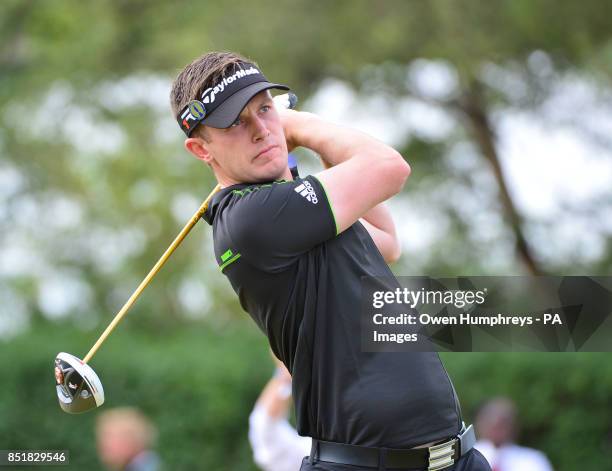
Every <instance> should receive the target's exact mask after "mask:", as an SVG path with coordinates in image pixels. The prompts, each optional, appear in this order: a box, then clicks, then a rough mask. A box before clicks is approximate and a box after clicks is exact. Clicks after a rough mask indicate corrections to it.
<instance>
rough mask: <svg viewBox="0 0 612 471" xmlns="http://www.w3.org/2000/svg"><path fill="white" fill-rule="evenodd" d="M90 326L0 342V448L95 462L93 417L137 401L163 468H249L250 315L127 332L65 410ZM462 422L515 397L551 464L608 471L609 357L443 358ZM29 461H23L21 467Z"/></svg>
mask: <svg viewBox="0 0 612 471" xmlns="http://www.w3.org/2000/svg"><path fill="white" fill-rule="evenodd" d="M91 334H92V333H91V332H83V331H81V330H78V329H75V328H74V327H72V326H70V325H57V324H43V325H39V326H37V327H36V328H35V329H33V330H32V331H31V332H29V333H28V334H27V335H22V336H19V337H17V338H15V339H14V340H13V341H12V342H11V343H9V344H0V371H2V372H3V375H4V381H3V387H2V388H1V389H0V417H2V420H1V421H0V442H1V443H2V447H3V448H4V449H12V448H16V449H23V448H26V447H27V448H29V449H34V448H45V449H67V450H69V451H70V456H71V458H70V459H71V465H70V467H69V468H68V469H79V470H81V469H90V470H94V469H101V467H100V464H99V462H98V458H97V455H96V446H95V431H94V427H95V419H96V415H97V414H99V413H100V412H102V411H104V410H106V409H109V408H111V407H118V406H125V405H131V406H135V407H138V408H139V409H141V410H142V411H143V412H144V413H145V414H147V416H149V417H150V418H151V419H152V420H153V421H154V422H155V424H156V425H157V427H158V429H159V440H158V447H157V449H158V451H159V453H160V455H161V457H162V458H163V461H164V462H165V463H166V466H167V468H166V469H172V470H188V469H198V470H199V469H202V470H204V469H206V470H208V469H214V470H218V471H243V470H244V471H246V470H255V469H256V468H255V467H254V465H253V464H252V459H251V450H250V447H249V444H248V441H247V430H248V414H249V413H250V411H251V408H252V406H253V404H254V403H255V400H256V398H257V396H258V395H259V393H260V391H261V389H262V388H263V385H264V384H265V382H266V381H267V380H268V378H269V377H270V376H271V373H272V371H273V365H272V362H271V359H270V357H269V353H268V349H267V346H266V343H265V340H264V338H263V336H262V335H261V333H260V332H258V331H256V330H255V328H254V327H253V326H252V323H250V322H248V321H247V320H246V319H243V320H242V321H236V322H235V323H234V324H233V325H232V326H231V327H229V328H224V329H214V328H210V327H207V326H204V325H192V326H190V327H186V328H185V327H184V328H180V329H175V330H173V331H170V332H166V333H165V334H160V333H158V334H155V335H152V334H147V333H143V332H142V331H141V330H140V329H136V328H123V329H120V330H118V331H117V332H116V333H115V334H114V335H113V337H111V338H110V339H109V340H108V341H107V343H106V344H105V345H104V346H103V348H102V349H101V350H100V352H99V353H98V355H97V356H96V358H95V359H94V360H93V361H92V366H93V368H94V369H95V371H96V372H97V374H98V375H99V376H100V379H101V381H102V383H103V385H104V388H105V394H106V403H105V404H104V405H103V406H102V408H100V409H96V410H95V411H92V412H89V413H86V414H81V415H68V414H65V413H64V412H62V411H61V409H60V408H59V406H58V404H57V402H56V397H55V391H54V378H53V368H52V360H53V358H54V356H55V355H56V354H57V353H58V352H59V351H66V350H68V351H69V352H70V353H73V354H76V355H77V356H81V357H82V356H84V354H85V352H86V350H87V349H88V348H89V347H90V344H91V337H92V335H91ZM442 357H443V360H444V363H445V364H446V366H447V369H448V371H449V373H450V375H451V377H452V378H453V380H454V382H455V385H456V387H457V392H458V394H459V396H460V398H461V402H462V408H463V413H464V417H465V419H466V421H471V420H473V418H474V413H475V410H476V408H477V407H478V405H479V404H480V403H481V402H482V401H484V400H486V399H488V398H490V397H492V396H496V395H507V396H509V397H512V398H514V399H515V401H516V403H517V406H518V410H519V416H520V422H521V424H522V427H521V432H520V440H519V443H520V444H524V445H527V446H530V447H537V448H539V449H541V450H543V451H544V452H545V453H546V454H547V455H548V456H549V458H550V459H551V461H552V463H553V465H554V468H555V470H557V471H575V470H577V469H589V470H591V469H593V470H595V469H597V470H607V469H611V468H610V465H611V464H612V451H611V450H612V429H611V427H610V420H609V418H610V417H611V416H612V403H611V402H610V394H609V392H610V390H611V389H612V365H611V364H610V362H609V361H608V360H609V355H607V354H573V355H572V354H517V353H514V354H513V353H505V354H502V353H498V354H490V353H487V354H479V353H463V354H448V353H445V354H442ZM20 469H24V468H20Z"/></svg>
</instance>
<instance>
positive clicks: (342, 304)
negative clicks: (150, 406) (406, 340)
mask: <svg viewBox="0 0 612 471" xmlns="http://www.w3.org/2000/svg"><path fill="white" fill-rule="evenodd" d="M356 191H359V190H358V189H356ZM204 219H205V220H206V221H207V222H208V223H209V224H212V226H213V237H214V246H215V256H216V259H217V263H218V265H219V267H220V268H221V270H222V271H223V273H224V274H225V275H226V276H227V278H228V279H229V281H230V283H231V285H232V287H233V288H234V290H235V291H236V293H237V294H238V297H239V299H240V304H241V305H242V307H243V308H244V310H245V311H247V312H248V313H249V314H250V315H251V317H252V318H253V319H254V320H255V322H256V323H257V325H258V326H259V328H260V329H261V330H262V331H263V332H264V333H265V334H266V336H267V337H268V339H269V341H270V346H271V348H272V350H273V351H274V353H275V354H276V356H277V357H278V358H280V359H281V360H282V361H283V362H284V363H285V365H287V367H288V369H289V371H291V373H292V375H293V394H294V400H295V407H296V417H297V427H298V432H299V433H300V435H306V436H311V437H314V438H318V439H320V440H328V441H335V442H342V443H349V444H354V445H362V446H378V447H389V448H410V447H412V446H415V445H419V444H423V443H427V442H431V441H434V440H438V439H442V438H446V437H450V436H453V435H455V434H457V433H458V432H459V430H460V413H459V409H458V402H457V401H456V397H455V392H454V389H453V386H452V384H451V381H450V379H449V377H448V375H447V373H446V370H445V369H444V366H443V365H442V363H441V361H440V359H439V356H438V354H437V353H429V352H406V353H396V352H393V353H367V352H362V350H361V336H360V314H359V313H360V302H361V300H360V295H361V281H360V279H361V277H363V276H385V277H392V276H393V275H392V272H391V271H390V269H389V267H388V266H387V264H386V263H385V261H384V259H383V257H382V255H381V254H380V252H379V251H378V248H377V247H376V245H375V244H374V242H373V240H372V238H371V237H370V235H369V233H368V232H367V230H366V229H365V228H364V226H363V225H362V224H361V223H359V222H357V223H355V224H353V225H352V226H351V227H350V228H349V229H347V230H345V231H344V232H342V233H341V234H337V230H336V223H335V219H334V214H333V210H332V208H331V205H330V203H329V201H328V198H327V196H326V194H325V190H324V188H323V186H322V184H321V183H320V182H319V180H318V179H317V178H316V177H314V176H308V177H306V178H303V179H301V178H297V179H296V180H294V181H278V182H272V183H267V184H240V185H233V186H230V187H227V188H224V189H223V190H221V191H220V192H218V193H217V194H216V195H215V197H214V198H213V200H212V202H211V204H210V206H209V208H208V210H207V212H206V213H205V215H204ZM390 279H392V280H394V281H395V279H394V278H390ZM397 286H399V285H397Z"/></svg>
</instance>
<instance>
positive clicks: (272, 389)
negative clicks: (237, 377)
mask: <svg viewBox="0 0 612 471" xmlns="http://www.w3.org/2000/svg"><path fill="white" fill-rule="evenodd" d="M274 362H275V364H276V370H275V373H274V376H273V377H272V378H271V379H270V381H268V382H267V383H266V386H265V387H264V389H263V390H262V392H261V394H260V395H259V398H258V399H257V402H256V403H255V407H254V408H253V411H252V412H251V415H250V417H249V442H250V443H251V447H252V448H253V459H254V461H255V463H256V464H257V466H259V467H260V468H261V469H262V470H263V471H295V470H296V469H299V467H300V464H301V462H302V459H303V458H304V457H305V456H307V455H308V454H309V453H310V447H311V443H312V440H311V439H310V438H309V437H300V436H299V435H298V433H297V430H295V429H294V428H293V427H292V426H291V424H290V423H289V421H288V420H287V419H288V416H289V408H290V406H291V375H290V374H289V371H288V370H287V368H286V367H285V365H283V363H282V362H281V361H280V360H278V359H277V358H274Z"/></svg>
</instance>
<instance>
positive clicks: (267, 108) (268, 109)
mask: <svg viewBox="0 0 612 471" xmlns="http://www.w3.org/2000/svg"><path fill="white" fill-rule="evenodd" d="M270 108H271V106H270V105H263V106H262V107H261V111H262V112H264V113H266V112H268V111H270Z"/></svg>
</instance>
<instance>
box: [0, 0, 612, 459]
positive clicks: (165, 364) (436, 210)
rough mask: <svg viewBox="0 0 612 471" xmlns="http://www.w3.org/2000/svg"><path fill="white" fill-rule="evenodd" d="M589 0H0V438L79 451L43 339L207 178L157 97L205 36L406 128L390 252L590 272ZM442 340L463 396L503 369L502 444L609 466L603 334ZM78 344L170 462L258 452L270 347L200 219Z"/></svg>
mask: <svg viewBox="0 0 612 471" xmlns="http://www.w3.org/2000/svg"><path fill="white" fill-rule="evenodd" d="M608 13H609V2H606V1H604V0H584V1H582V2H575V1H572V0H556V1H552V0H537V1H531V0H494V1H491V2H481V1H476V0H464V1H461V2H449V1H443V0H432V1H427V2H425V1H417V0H414V1H385V0H376V1H375V0H370V1H365V0H354V1H338V2H323V1H306V0H288V1H286V2H271V1H268V0H265V1H259V2H248V1H245V0H235V1H234V2H232V3H231V4H228V3H221V2H218V3H213V2H186V1H174V2H162V1H157V0H149V1H143V0H108V1H104V2H103V1H92V2H78V1H76V0H57V1H36V0H5V1H3V2H2V3H1V4H0V39H1V40H0V104H1V108H0V110H1V113H0V123H1V125H0V301H1V302H0V354H1V357H0V368H1V369H0V372H1V373H2V378H3V385H4V387H3V388H2V393H1V394H2V396H1V400H0V448H3V449H9V448H66V449H70V451H71V455H72V461H73V466H72V467H73V468H74V469H99V464H98V461H97V458H96V456H95V445H94V435H93V429H92V427H93V422H94V418H95V414H96V413H95V412H94V413H92V414H88V415H85V416H74V417H72V416H67V415H65V414H63V413H62V412H61V411H60V410H59V407H57V404H55V401H56V400H55V394H54V392H53V374H52V367H51V363H52V360H53V358H54V356H55V354H56V353H57V352H59V351H69V352H71V353H74V354H76V355H78V356H83V355H84V354H85V353H86V352H87V350H88V348H89V347H90V346H91V344H92V343H93V341H95V339H96V338H97V336H98V335H99V333H100V332H101V330H102V329H103V328H104V327H105V326H106V325H107V323H108V322H109V321H110V319H111V318H112V316H113V315H114V314H115V312H116V311H117V310H118V309H119V308H120V307H121V305H122V304H123V303H124V302H125V300H126V299H127V297H128V296H129V294H130V293H131V292H132V291H133V289H134V288H135V287H136V286H137V284H138V283H139V282H140V280H141V279H142V278H143V277H144V275H145V274H146V273H147V271H148V270H149V268H150V267H151V266H152V264H153V263H154V262H155V260H157V258H158V257H159V255H160V254H161V253H162V252H163V250H165V248H166V247H167V246H168V244H169V243H170V242H171V240H172V239H173V238H174V236H175V235H176V234H177V233H178V231H179V230H180V228H181V227H182V226H183V224H184V223H185V222H186V221H187V219H188V218H189V217H190V216H191V214H192V213H193V212H194V211H195V210H196V209H197V207H198V206H199V204H200V202H201V201H202V200H203V199H204V198H205V196H206V195H207V194H208V192H209V191H210V190H211V189H212V188H213V186H214V183H213V179H212V176H211V174H210V173H209V172H208V170H207V169H206V168H205V167H204V166H203V165H201V164H200V163H199V162H197V161H196V160H195V159H192V158H190V156H188V155H187V153H186V152H185V151H184V150H183V147H182V137H181V133H180V130H179V129H178V127H177V126H176V123H175V122H174V118H173V116H171V113H170V107H169V103H168V93H169V90H170V85H171V81H172V79H173V78H174V77H175V76H176V74H177V73H178V71H179V70H180V69H181V68H182V67H183V66H184V65H185V64H187V63H188V62H190V61H191V60H193V59H194V58H195V57H197V56H199V55H200V54H202V53H204V52H206V51H209V50H236V51H239V52H241V53H242V54H244V55H246V56H249V57H252V58H254V59H255V60H256V61H257V62H258V63H259V64H260V65H261V67H262V68H263V70H264V71H265V73H266V75H267V76H268V77H269V78H270V79H272V80H274V81H279V82H281V83H288V84H290V85H291V86H292V88H293V89H294V90H295V91H296V93H297V94H298V95H299V96H300V100H301V107H302V109H308V110H311V111H314V112H317V113H320V114H321V115H323V116H326V117H329V118H330V119H334V120H336V121H338V122H343V123H346V124H351V125H355V126H357V127H363V128H364V129H365V130H369V131H370V132H373V133H374V134H376V135H377V136H379V137H380V138H381V139H383V140H385V141H387V142H389V143H390V144H392V145H394V146H395V147H396V148H398V149H399V150H401V151H402V153H403V155H404V156H405V157H406V158H407V160H408V161H409V162H410V164H411V166H412V168H413V173H412V176H411V177H410V179H409V182H408V184H407V185H406V187H405V189H404V191H403V193H402V194H401V195H399V196H398V197H396V198H395V199H394V200H393V201H392V203H391V208H392V210H393V211H394V213H395V214H396V216H397V218H398V220H399V221H400V223H399V228H400V232H401V234H402V239H403V244H404V255H403V257H402V259H401V260H400V262H399V263H398V264H397V265H396V266H395V267H394V271H395V272H396V273H397V274H402V275H412V274H431V275H446V276H452V275H460V274H461V275H495V274H498V275H501V274H590V275H607V274H609V273H610V269H611V268H612V250H610V248H611V244H612V238H611V237H610V236H611V234H612V161H611V157H612V138H611V137H610V136H612V118H611V116H612V114H611V111H612V87H611V85H612V30H611V29H610V24H609V14H608ZM299 157H300V159H301V162H302V164H303V167H304V168H305V169H306V170H310V169H311V168H312V169H316V168H317V167H316V165H315V162H316V161H315V159H313V158H312V156H310V155H309V154H308V153H307V152H302V153H301V154H300V155H299ZM444 359H445V363H446V364H447V366H448V368H449V370H450V373H451V375H452V376H453V378H454V381H455V383H456V385H457V388H458V390H459V393H460V395H461V398H462V401H463V405H464V409H465V411H466V413H467V416H468V418H471V417H470V414H471V413H472V412H473V410H474V407H475V406H476V405H477V404H478V403H479V402H480V401H482V400H483V399H485V398H487V397H489V396H491V395H495V394H502V393H503V394H508V395H510V396H511V397H513V398H514V399H515V400H516V401H517V403H518V405H519V410H520V412H521V417H522V419H523V423H524V427H523V441H522V443H525V444H527V445H529V446H533V447H538V448H541V449H543V450H544V451H545V452H546V453H547V454H548V456H549V457H550V458H551V460H552V462H553V464H554V466H555V469H557V470H561V471H573V470H576V469H580V468H581V469H612V455H611V452H610V450H611V449H612V426H611V424H610V417H612V401H610V396H611V392H612V369H611V368H610V366H609V365H610V361H609V360H610V355H609V354H574V355H570V354H520V355H519V354H497V355H491V354H461V355H456V354H455V355H450V354H446V355H444ZM93 363H94V367H95V369H96V371H98V373H99V374H100V376H101V378H102V381H103V383H104V385H105V388H106V389H107V395H108V399H107V400H108V406H119V405H126V404H130V405H136V406H138V407H140V408H142V409H143V410H144V411H145V412H146V413H148V414H149V415H150V416H151V417H152V418H153V420H154V421H155V422H156V423H157V424H158V426H159V428H160V438H161V440H160V447H159V449H160V453H161V455H162V458H163V459H164V460H165V461H166V463H168V464H171V465H170V467H169V469H221V470H243V469H244V470H247V469H248V470H252V469H255V468H254V465H253V464H252V462H251V459H250V451H249V449H248V443H247V441H246V426H247V416H248V412H249V410H250V408H251V406H252V404H253V402H254V400H255V398H256V397H257V394H258V391H259V389H260V388H261V387H262V386H263V384H264V382H265V380H266V378H267V377H268V375H269V374H270V373H271V370H272V366H271V363H269V361H268V360H267V352H266V347H265V341H264V338H263V336H261V335H260V334H259V333H258V332H257V331H256V329H255V327H254V326H253V325H252V323H251V322H250V321H249V320H248V319H247V316H246V315H245V314H244V313H243V312H241V310H240V307H239V305H238V303H237V301H236V299H235V297H234V294H233V292H232V291H231V289H230V287H229V284H228V283H227V282H226V280H225V279H224V277H223V276H222V275H221V274H220V273H219V271H218V269H217V267H216V265H215V263H214V260H213V256H212V242H211V235H210V228H209V227H208V226H207V224H205V223H200V224H199V225H198V226H196V228H195V229H194V230H193V231H192V233H191V235H190V236H189V237H188V238H187V240H186V241H185V242H184V243H183V245H182V246H181V248H180V249H179V250H178V251H177V252H176V253H175V254H174V255H173V257H172V259H171V261H170V262H169V264H168V265H167V266H166V267H165V268H164V269H163V270H162V272H161V273H160V274H159V275H158V276H157V278H156V279H155V281H154V282H153V284H152V286H151V287H150V288H148V290H147V291H145V294H144V295H143V296H142V297H141V299H139V301H138V302H137V304H136V305H135V306H134V308H133V309H132V312H131V313H130V314H129V316H128V317H127V318H126V320H125V321H124V322H123V324H122V325H121V327H120V328H119V329H118V331H117V332H115V333H114V334H113V336H112V337H111V338H110V339H109V341H108V342H107V343H106V344H105V345H104V347H103V348H102V349H101V351H100V352H99V353H98V354H97V356H96V358H95V360H94V362H93Z"/></svg>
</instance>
